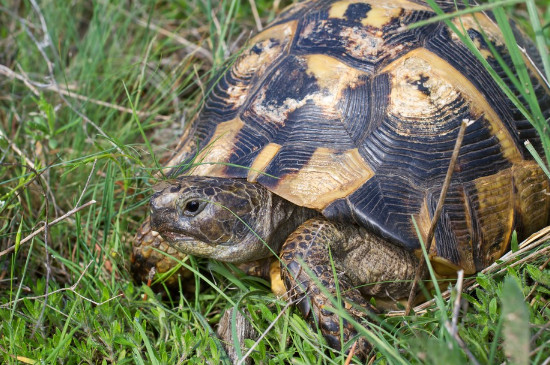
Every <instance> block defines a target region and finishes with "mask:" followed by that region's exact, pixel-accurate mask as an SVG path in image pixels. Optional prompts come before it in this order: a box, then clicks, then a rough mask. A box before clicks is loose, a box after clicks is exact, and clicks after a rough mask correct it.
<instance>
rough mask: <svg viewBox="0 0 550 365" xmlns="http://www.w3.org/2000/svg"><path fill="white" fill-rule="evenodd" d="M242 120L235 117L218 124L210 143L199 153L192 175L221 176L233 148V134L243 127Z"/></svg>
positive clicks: (234, 139)
mask: <svg viewBox="0 0 550 365" xmlns="http://www.w3.org/2000/svg"><path fill="white" fill-rule="evenodd" d="M243 126H244V122H243V121H242V120H241V119H240V118H235V119H232V120H229V121H227V122H223V123H220V124H218V126H217V127H216V131H215V132H214V135H213V136H212V138H211V139H210V143H209V144H208V145H207V146H206V147H205V148H204V149H203V150H202V151H201V152H200V153H199V155H198V156H197V158H196V160H195V163H196V164H198V166H196V167H195V168H194V169H193V171H192V173H191V174H192V175H195V176H213V177H217V176H220V177H223V176H224V173H223V172H224V170H225V167H226V165H225V164H224V163H226V162H228V161H229V157H230V156H231V153H232V152H233V150H234V149H235V141H236V138H235V136H236V135H237V133H239V131H240V130H241V129H242V128H243Z"/></svg>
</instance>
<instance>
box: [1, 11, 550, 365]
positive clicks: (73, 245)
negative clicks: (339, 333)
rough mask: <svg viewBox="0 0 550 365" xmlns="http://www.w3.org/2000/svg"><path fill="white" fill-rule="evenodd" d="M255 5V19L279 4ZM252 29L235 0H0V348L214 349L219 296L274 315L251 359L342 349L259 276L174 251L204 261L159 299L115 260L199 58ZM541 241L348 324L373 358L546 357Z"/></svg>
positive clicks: (123, 255)
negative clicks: (419, 299)
mask: <svg viewBox="0 0 550 365" xmlns="http://www.w3.org/2000/svg"><path fill="white" fill-rule="evenodd" d="M507 3H510V1H508V2H507ZM255 5H256V6H257V8H258V11H259V14H260V15H261V19H262V20H263V24H264V25H265V24H266V22H267V20H268V19H270V18H272V17H273V16H274V14H275V13H276V11H277V4H274V3H273V2H270V1H265V0H262V1H256V2H255ZM493 5H495V8H496V9H500V8H499V5H500V4H499V2H494V4H493ZM493 5H491V6H493ZM278 7H279V9H280V8H281V7H282V5H279V6H278ZM534 7H536V8H534ZM533 9H539V13H540V14H542V26H544V25H545V24H548V23H549V22H550V5H549V4H548V3H544V2H542V1H541V2H534V1H532V0H526V1H525V2H523V3H522V4H520V5H518V4H516V5H515V6H514V8H509V7H508V8H506V11H507V12H511V11H512V12H513V13H514V15H515V16H516V18H517V19H518V22H519V23H520V24H524V25H527V24H533V25H534V29H529V30H528V31H529V32H531V34H532V35H533V37H534V38H536V41H537V44H538V45H539V46H543V45H544V43H546V44H548V43H549V39H550V37H549V31H550V29H549V28H548V27H546V28H541V26H540V25H538V24H537V23H536V22H533V21H532V20H530V19H532V18H530V16H531V17H532V16H533V13H536V11H535V12H534V10H533ZM499 11H500V10H499ZM501 16H502V15H499V18H500V17H501ZM256 27H257V25H256V22H255V21H254V17H253V11H252V8H251V5H250V2H248V1H242V2H238V1H236V0H233V1H227V2H222V3H221V4H220V3H218V2H211V1H209V0H204V1H202V0H185V1H183V0H181V1H174V2H171V1H162V0H158V1H153V0H151V1H148V0H138V1H133V2H128V1H124V0H119V1H117V0H113V1H107V0H100V1H95V2H93V3H92V2H87V1H73V2H53V1H47V0H45V1H42V2H39V3H38V2H35V1H17V0H0V151H1V152H0V251H3V250H6V249H8V248H9V247H13V249H12V252H10V253H9V254H4V253H0V363H6V364H20V363H27V364H34V363H40V362H41V363H59V364H76V363H90V364H110V363H116V364H125V363H129V364H134V363H136V364H157V363H158V364H175V363H191V364H194V363H199V364H202V363H209V364H218V363H221V362H227V359H226V357H225V353H224V350H223V348H222V346H221V343H220V341H219V340H218V339H217V338H216V336H214V335H213V333H214V331H215V327H216V324H217V323H218V321H219V320H220V317H221V314H222V312H223V311H224V310H225V309H226V308H228V307H238V308H244V309H247V310H248V312H249V316H250V319H251V322H252V323H253V324H254V326H255V329H256V331H257V332H258V333H263V332H265V331H266V329H267V328H268V327H269V326H270V325H271V326H272V327H270V330H269V331H268V332H267V334H266V336H265V337H264V338H263V339H262V340H261V341H260V342H259V343H258V344H257V347H256V348H255V351H253V352H252V355H251V358H252V359H253V360H254V361H255V362H258V363H261V362H262V361H263V363H267V362H269V363H273V364H283V363H296V364H309V363H312V364H320V363H343V362H344V360H345V355H343V354H330V353H328V352H324V351H323V349H324V348H325V347H326V345H325V343H324V340H323V339H322V337H321V336H320V335H319V334H318V333H316V331H315V330H312V329H311V327H309V326H308V325H307V323H306V322H305V321H304V320H303V319H302V317H301V316H300V315H299V312H298V311H297V310H296V309H293V308H287V307H286V305H285V303H284V302H283V301H281V300H278V299H277V298H275V297H274V296H273V295H271V294H270V291H269V288H268V287H267V285H266V284H267V283H265V282H264V281H262V280H260V279H257V278H252V277H248V276H245V275H242V274H236V273H234V272H232V271H231V270H229V268H228V266H227V265H224V264H221V263H216V262H208V261H205V260H199V261H197V260H194V259H188V260H187V261H186V262H185V265H188V267H189V268H190V269H191V270H194V271H197V272H198V271H200V272H203V273H205V272H206V273H209V272H211V273H212V276H211V277H210V276H209V274H208V275H207V276H206V277H205V278H206V279H208V280H210V281H211V285H208V284H206V285H205V284H204V283H203V284H202V285H203V288H204V290H202V291H199V290H198V289H197V290H195V291H194V292H193V293H192V294H191V295H187V296H178V295H175V294H172V295H168V296H167V297H165V299H162V298H161V297H160V296H158V295H156V294H155V293H153V292H152V291H151V289H150V288H148V287H147V286H141V285H138V284H135V283H133V282H132V280H131V278H130V273H129V271H128V268H129V256H130V247H131V242H132V240H133V235H134V233H135V232H136V230H137V228H138V226H139V224H140V222H141V221H142V219H143V217H144V216H145V215H146V211H147V207H146V204H147V197H148V195H149V194H150V190H149V186H150V183H151V181H152V180H151V176H152V175H153V174H154V173H155V172H156V171H158V168H159V166H162V165H163V163H164V162H165V161H166V160H167V159H168V157H169V156H170V154H171V148H173V146H174V145H175V143H176V142H177V139H178V137H179V136H180V135H181V133H182V131H183V130H184V127H185V125H187V122H188V121H190V120H191V119H192V117H193V115H194V113H196V111H197V109H198V106H200V103H201V101H202V99H203V94H204V93H206V92H207V90H206V85H207V82H208V79H209V78H210V77H211V75H212V73H211V70H212V69H213V68H217V67H220V66H221V65H222V64H223V61H224V60H225V59H226V58H227V57H229V55H230V54H231V53H232V52H235V51H236V50H237V49H238V47H239V45H240V44H242V42H243V41H244V40H245V39H246V38H247V37H248V36H249V34H250V32H251V31H253V30H254V29H255V28H256ZM545 72H549V70H546V71H545ZM518 80H519V82H524V81H525V79H524V76H521V75H520V76H519V78H518ZM529 98H530V95H529V94H528V93H527V94H526V95H525V100H526V101H527V103H526V104H525V105H526V106H525V108H524V109H525V113H526V114H527V115H529V117H531V118H532V119H533V120H535V123H536V118H537V115H538V114H539V112H540V110H537V105H536V102H535V101H533V100H531V99H532V98H531V99H529ZM539 109H540V108H539ZM543 134H544V131H543ZM548 142H549V143H550V141H548ZM56 219H59V222H58V223H57V224H55V225H50V226H49V227H48V228H47V229H46V230H44V231H42V232H40V233H39V234H37V235H35V236H33V237H32V238H30V239H27V237H29V235H30V234H31V233H32V232H35V231H36V230H38V229H39V228H40V227H43V226H44V222H45V221H48V222H52V221H54V220H56ZM547 248H548V243H543V244H542V245H540V246H539V248H538V250H539V252H540V250H545V249H547ZM532 252H534V251H533V250H528V251H527V252H526V253H525V254H524V256H525V255H528V254H530V253H532ZM542 252H543V253H544V251H542ZM547 257H548V251H546V253H545V254H542V255H539V256H538V257H536V254H535V257H534V258H531V259H529V260H527V261H526V262H523V263H521V262H520V263H519V264H515V263H517V262H518V261H517V260H518V258H515V259H512V260H510V261H509V263H508V264H507V265H506V266H505V267H504V269H502V270H501V271H500V272H498V271H493V272H488V273H486V274H479V275H478V276H477V277H476V278H475V283H474V284H475V285H476V286H475V287H470V286H468V287H465V289H464V290H462V291H456V290H455V291H452V294H451V298H450V299H445V298H444V297H443V296H442V295H436V299H437V300H436V302H437V303H436V304H435V305H432V306H430V307H429V308H428V310H427V311H426V312H425V313H422V314H420V315H417V316H402V315H399V316H381V317H379V318H378V319H376V320H375V321H374V324H373V325H372V326H370V327H369V328H368V329H367V328H365V327H363V326H361V325H360V324H358V329H359V330H360V331H361V333H362V334H363V335H365V336H367V337H368V338H371V339H372V341H373V342H374V343H375V344H376V355H375V357H374V358H373V359H372V361H373V362H374V363H380V364H386V363H390V364H393V363H449V364H462V363H464V362H467V361H470V362H472V359H473V358H475V359H477V361H479V362H480V363H502V362H507V361H510V362H514V363H517V364H526V363H533V364H547V363H548V360H547V359H548V358H549V357H550V331H549V328H548V323H549V322H550V309H549V308H548V303H549V302H548V300H549V297H550V295H549V294H550V271H549V270H548V268H547V267H545V266H544V265H545V262H546V264H547V262H548V261H547ZM545 260H546V261H545ZM182 280H183V279H182ZM181 285H182V286H184V285H186V283H184V282H182V283H181ZM443 289H446V288H443ZM459 293H460V294H461V297H462V298H463V301H462V302H459V303H463V304H462V306H463V307H462V308H461V309H462V310H461V311H460V317H459V318H458V322H457V324H456V329H455V330H448V329H447V327H446V324H447V323H451V322H452V320H453V318H456V316H455V315H454V313H455V312H454V309H455V307H456V306H455V300H454V299H455V298H456V296H457V295H458V294H459ZM143 294H147V300H143ZM166 298H167V299H166ZM333 305H334V308H335V309H334V310H337V311H338V310H339V309H338V302H337V301H335V302H334V303H333ZM281 313H282V314H281ZM342 315H345V314H344V313H342ZM276 319H277V321H275V320H276ZM451 325H452V323H451ZM451 327H452V326H451ZM453 331H454V332H453ZM246 345H247V346H248V347H250V346H252V345H253V341H251V340H247V341H246ZM319 349H321V350H319ZM467 352H469V353H470V355H468V354H467ZM468 356H470V357H468ZM266 358H268V359H269V361H268V360H264V359H266Z"/></svg>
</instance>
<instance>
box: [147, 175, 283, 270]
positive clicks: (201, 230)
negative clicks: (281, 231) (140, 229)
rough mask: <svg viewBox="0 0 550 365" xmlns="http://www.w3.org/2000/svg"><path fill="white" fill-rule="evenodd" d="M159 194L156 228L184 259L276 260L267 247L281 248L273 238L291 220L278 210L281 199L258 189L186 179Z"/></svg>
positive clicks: (228, 181) (154, 207)
mask: <svg viewBox="0 0 550 365" xmlns="http://www.w3.org/2000/svg"><path fill="white" fill-rule="evenodd" d="M155 191H156V192H155V194H154V195H153V197H152V198H151V228H152V229H153V230H155V231H157V232H159V233H160V235H161V236H162V237H163V238H164V239H165V240H167V241H168V243H169V244H170V245H171V246H173V247H175V248H176V249H178V250H179V251H181V252H183V253H186V254H191V255H196V256H202V257H209V258H213V259H217V260H221V261H228V262H245V261H250V260H255V259H260V258H264V257H267V256H269V255H271V250H270V248H269V247H268V245H273V246H275V247H271V249H274V250H277V249H278V246H279V245H280V243H277V242H275V241H274V240H273V236H274V232H275V231H276V228H277V225H279V224H280V223H282V221H284V220H286V219H285V217H286V216H287V215H288V214H285V212H284V207H282V205H284V204H281V203H280V202H278V203H276V204H274V200H276V201H280V200H282V199H280V198H279V197H277V196H275V195H273V194H272V193H271V192H270V191H269V190H267V189H266V188H264V187H263V186H261V185H259V184H254V183H250V182H247V181H246V180H241V179H229V178H212V177H202V176H182V177H179V178H177V179H176V180H171V181H165V182H162V183H160V184H158V185H156V186H155ZM288 204H290V203H288ZM275 235H276V234H275Z"/></svg>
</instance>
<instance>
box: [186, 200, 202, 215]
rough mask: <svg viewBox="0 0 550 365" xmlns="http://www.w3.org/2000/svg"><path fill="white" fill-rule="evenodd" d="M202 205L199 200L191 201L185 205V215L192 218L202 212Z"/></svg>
mask: <svg viewBox="0 0 550 365" xmlns="http://www.w3.org/2000/svg"><path fill="white" fill-rule="evenodd" d="M202 205H203V204H201V202H200V201H199V200H189V201H188V202H187V203H186V204H185V208H183V214H185V215H191V216H193V215H196V214H197V213H199V211H200V210H201V208H202Z"/></svg>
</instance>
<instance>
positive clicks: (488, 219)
mask: <svg viewBox="0 0 550 365" xmlns="http://www.w3.org/2000/svg"><path fill="white" fill-rule="evenodd" d="M512 173H513V171H512V169H506V170H503V171H501V172H498V173H496V174H494V175H491V176H485V177H481V178H478V179H477V180H475V181H474V184H475V188H476V192H477V196H475V197H474V198H475V199H476V200H477V203H478V204H477V206H476V208H475V209H476V216H477V219H478V222H479V223H478V224H479V227H480V231H481V234H482V237H483V240H482V241H480V242H478V243H477V244H478V248H477V249H478V252H480V253H481V256H482V259H483V260H484V263H485V265H489V264H491V263H492V262H493V261H495V260H496V259H498V258H499V257H500V256H502V255H503V254H504V252H506V248H507V246H508V243H509V242H510V238H511V235H512V231H513V229H514V203H515V202H514V188H513V185H512V184H513V178H512Z"/></svg>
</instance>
